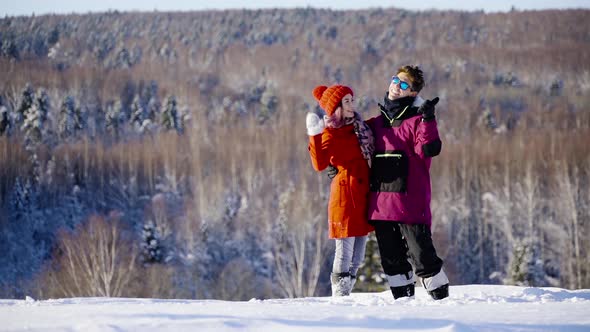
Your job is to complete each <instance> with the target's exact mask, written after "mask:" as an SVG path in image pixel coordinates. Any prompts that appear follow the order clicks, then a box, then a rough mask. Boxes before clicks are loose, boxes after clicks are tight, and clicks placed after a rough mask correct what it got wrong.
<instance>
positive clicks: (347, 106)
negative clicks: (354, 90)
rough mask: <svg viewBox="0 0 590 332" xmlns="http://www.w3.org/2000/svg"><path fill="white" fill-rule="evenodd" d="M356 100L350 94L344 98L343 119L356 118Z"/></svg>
mask: <svg viewBox="0 0 590 332" xmlns="http://www.w3.org/2000/svg"><path fill="white" fill-rule="evenodd" d="M353 103H354V98H353V97H352V95H351V94H350V93H349V94H347V95H346V96H344V98H342V117H343V118H352V117H354V105H353Z"/></svg>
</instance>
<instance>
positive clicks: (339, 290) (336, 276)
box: [330, 272, 352, 296]
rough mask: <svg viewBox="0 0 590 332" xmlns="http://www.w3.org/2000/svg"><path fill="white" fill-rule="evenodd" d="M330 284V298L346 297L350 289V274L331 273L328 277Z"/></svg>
mask: <svg viewBox="0 0 590 332" xmlns="http://www.w3.org/2000/svg"><path fill="white" fill-rule="evenodd" d="M330 280H331V282H332V296H348V295H350V291H351V289H352V287H351V286H352V282H351V278H350V273H348V272H342V273H332V274H331V276H330Z"/></svg>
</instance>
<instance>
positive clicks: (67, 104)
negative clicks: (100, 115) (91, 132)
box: [58, 96, 82, 139]
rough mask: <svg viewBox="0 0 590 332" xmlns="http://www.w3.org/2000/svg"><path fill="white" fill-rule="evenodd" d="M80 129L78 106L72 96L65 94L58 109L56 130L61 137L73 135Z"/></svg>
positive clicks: (80, 119) (65, 137) (80, 121)
mask: <svg viewBox="0 0 590 332" xmlns="http://www.w3.org/2000/svg"><path fill="white" fill-rule="evenodd" d="M81 129H82V115H81V112H80V108H79V107H76V101H75V100H74V97H72V96H66V97H65V98H64V101H63V103H62V105H61V109H60V111H59V122H58V131H59V137H60V138H61V139H68V138H69V137H72V136H75V135H76V133H77V131H79V130H81Z"/></svg>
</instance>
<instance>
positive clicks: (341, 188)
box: [306, 85, 374, 296]
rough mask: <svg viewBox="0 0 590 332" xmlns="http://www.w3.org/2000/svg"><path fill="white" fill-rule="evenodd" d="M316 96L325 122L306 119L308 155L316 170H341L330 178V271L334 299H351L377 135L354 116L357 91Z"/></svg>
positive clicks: (324, 91)
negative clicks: (333, 242) (332, 247)
mask: <svg viewBox="0 0 590 332" xmlns="http://www.w3.org/2000/svg"><path fill="white" fill-rule="evenodd" d="M313 95H314V97H315V99H316V100H317V101H318V103H319V105H320V107H321V108H322V109H323V110H324V111H325V112H326V116H324V119H320V117H319V116H318V115H316V114H315V113H309V114H307V118H306V126H307V134H308V135H309V154H310V157H311V163H312V165H313V168H314V169H315V170H316V171H322V170H324V169H325V168H326V167H328V165H332V166H334V167H336V168H337V169H338V174H337V175H336V177H334V179H332V184H331V187H330V201H329V206H328V221H329V227H330V238H331V239H336V252H335V255H334V265H333V266H332V274H331V278H330V279H331V283H332V296H342V295H349V294H350V292H351V291H352V288H353V286H354V282H355V281H356V273H357V271H358V268H359V266H360V265H361V263H362V262H363V260H364V257H365V245H366V242H367V234H368V233H369V232H371V231H372V230H373V228H372V226H370V225H369V223H368V222H367V198H368V193H369V167H370V160H371V155H372V153H373V150H374V147H373V134H372V133H371V130H370V129H369V127H368V126H367V124H366V123H365V122H363V120H362V119H361V117H360V115H359V114H358V113H356V112H355V111H354V107H353V95H354V94H353V92H352V89H350V88H349V87H347V86H343V85H333V86H331V87H326V86H318V87H316V88H315V89H314V90H313Z"/></svg>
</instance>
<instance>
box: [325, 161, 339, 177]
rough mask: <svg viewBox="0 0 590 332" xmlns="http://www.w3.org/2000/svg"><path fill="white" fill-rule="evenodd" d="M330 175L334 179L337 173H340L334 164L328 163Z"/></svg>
mask: <svg viewBox="0 0 590 332" xmlns="http://www.w3.org/2000/svg"><path fill="white" fill-rule="evenodd" d="M327 173H328V177H329V178H330V179H333V178H335V177H336V175H337V174H338V168H336V167H334V166H332V164H330V165H328V172H327Z"/></svg>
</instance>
